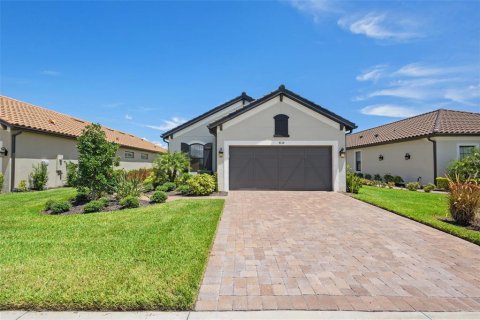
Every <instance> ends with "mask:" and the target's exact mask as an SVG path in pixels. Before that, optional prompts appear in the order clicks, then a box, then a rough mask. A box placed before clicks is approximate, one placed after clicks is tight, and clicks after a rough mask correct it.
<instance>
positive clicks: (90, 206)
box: [83, 200, 105, 213]
mask: <svg viewBox="0 0 480 320" xmlns="http://www.w3.org/2000/svg"><path fill="white" fill-rule="evenodd" d="M104 206H105V205H104V202H102V201H100V200H93V201H90V202H89V203H87V204H86V205H85V207H83V213H92V212H100V211H102V209H103V207H104Z"/></svg>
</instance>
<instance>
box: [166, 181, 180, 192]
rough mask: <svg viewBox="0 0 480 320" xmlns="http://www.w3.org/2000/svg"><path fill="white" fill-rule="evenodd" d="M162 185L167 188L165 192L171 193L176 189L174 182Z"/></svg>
mask: <svg viewBox="0 0 480 320" xmlns="http://www.w3.org/2000/svg"><path fill="white" fill-rule="evenodd" d="M163 185H164V186H165V187H167V191H173V190H175V189H176V188H177V185H176V184H175V182H165V183H164V184H163Z"/></svg>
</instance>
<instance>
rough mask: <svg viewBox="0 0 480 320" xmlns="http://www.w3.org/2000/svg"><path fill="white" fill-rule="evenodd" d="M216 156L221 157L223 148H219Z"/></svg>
mask: <svg viewBox="0 0 480 320" xmlns="http://www.w3.org/2000/svg"><path fill="white" fill-rule="evenodd" d="M218 156H219V157H220V158H223V148H220V149H219V150H218Z"/></svg>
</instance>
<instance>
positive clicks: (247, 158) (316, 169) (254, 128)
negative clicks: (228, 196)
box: [162, 85, 356, 191]
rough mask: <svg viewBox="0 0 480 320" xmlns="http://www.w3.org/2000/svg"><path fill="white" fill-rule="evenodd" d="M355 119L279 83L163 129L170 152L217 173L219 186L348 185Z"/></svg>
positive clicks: (323, 187) (305, 187) (311, 187)
mask: <svg viewBox="0 0 480 320" xmlns="http://www.w3.org/2000/svg"><path fill="white" fill-rule="evenodd" d="M354 128H356V125H355V124H354V123H353V122H351V121H349V120H347V119H345V118H342V117H341V116H339V115H337V114H335V113H333V112H332V111H329V110H327V109H325V108H323V107H321V106H319V105H317V104H315V103H314V102H312V101H309V100H307V99H305V98H303V97H301V96H299V95H298V94H296V93H294V92H292V91H290V90H287V89H286V88H285V86H283V85H281V86H280V87H279V88H278V89H277V90H275V91H273V92H271V93H269V94H267V95H265V96H263V97H262V98H259V99H256V100H255V99H253V98H252V97H250V96H248V95H247V94H246V93H242V94H241V95H240V96H238V97H236V98H233V99H232V100H230V101H228V102H225V103H224V104H222V105H220V106H218V107H216V108H213V109H211V110H210V111H207V112H206V113H204V114H202V115H200V116H198V117H196V118H194V119H192V120H190V121H188V122H186V123H184V124H182V125H180V126H178V127H176V128H174V129H172V130H169V131H167V132H165V133H164V134H163V135H162V138H163V139H164V141H165V142H167V143H168V149H169V151H170V152H173V151H182V152H185V153H188V154H189V155H190V157H191V167H192V170H193V171H195V172H198V171H203V170H207V171H213V172H216V173H217V177H218V178H217V179H218V188H219V190H220V191H229V190H238V189H252V190H256V189H260V190H334V191H345V174H346V171H345V169H346V159H345V150H346V144H345V134H346V133H347V132H350V131H351V130H353V129H354Z"/></svg>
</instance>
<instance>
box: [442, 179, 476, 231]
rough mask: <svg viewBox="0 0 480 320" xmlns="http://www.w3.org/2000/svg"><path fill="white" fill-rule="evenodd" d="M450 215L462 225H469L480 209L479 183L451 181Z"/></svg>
mask: <svg viewBox="0 0 480 320" xmlns="http://www.w3.org/2000/svg"><path fill="white" fill-rule="evenodd" d="M449 189H450V193H449V196H448V202H449V208H450V214H451V216H452V218H453V219H454V220H455V221H456V222H457V223H458V224H461V225H468V224H470V223H472V222H473V220H474V219H475V214H476V213H477V212H478V210H479V209H480V185H479V184H478V183H477V182H461V181H459V180H458V181H450V183H449Z"/></svg>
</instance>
